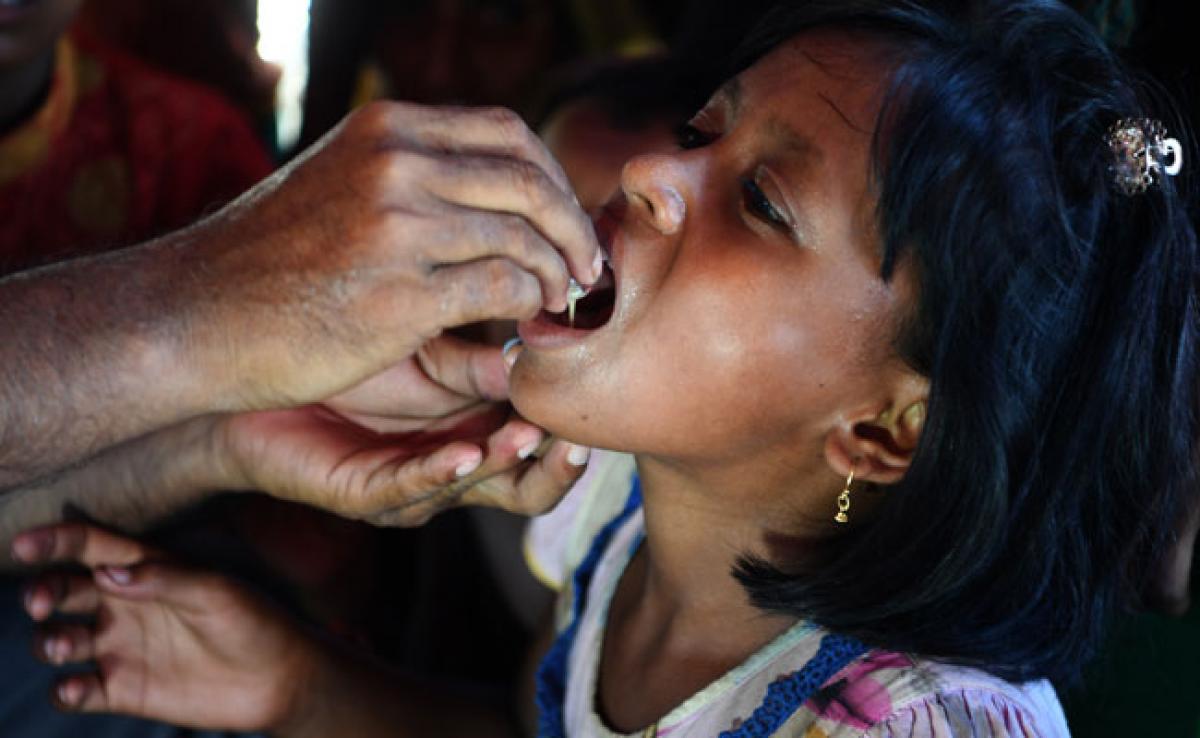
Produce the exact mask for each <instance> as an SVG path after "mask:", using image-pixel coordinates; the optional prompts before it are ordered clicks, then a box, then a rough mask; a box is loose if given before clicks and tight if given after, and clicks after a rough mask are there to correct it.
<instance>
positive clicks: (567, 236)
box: [424, 156, 601, 285]
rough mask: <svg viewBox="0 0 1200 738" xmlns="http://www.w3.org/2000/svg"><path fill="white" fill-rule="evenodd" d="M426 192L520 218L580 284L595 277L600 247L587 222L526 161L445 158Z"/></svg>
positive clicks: (572, 203) (563, 193)
mask: <svg viewBox="0 0 1200 738" xmlns="http://www.w3.org/2000/svg"><path fill="white" fill-rule="evenodd" d="M424 185H425V188H426V190H427V191H428V192H429V193H430V194H432V195H434V196H435V197H438V198H439V199H441V200H443V201H444V202H447V203H452V204H454V205H458V206H460V207H465V208H472V209H476V210H486V211H491V212H497V213H512V214H514V215H519V216H521V217H522V218H524V219H525V220H526V221H528V222H529V223H530V225H532V226H533V227H534V228H535V229H536V230H537V231H538V232H539V233H540V234H541V235H542V236H543V237H544V238H545V239H546V240H547V241H549V242H550V243H552V244H554V246H555V247H556V248H557V249H558V250H559V251H561V252H562V253H563V255H564V256H565V258H566V262H567V264H568V266H569V267H570V270H571V273H572V274H573V275H575V278H576V279H577V280H579V282H580V283H581V284H585V285H590V284H593V283H595V281H596V280H597V279H599V278H600V272H601V264H600V250H599V249H600V247H599V244H598V242H597V240H596V232H595V230H594V229H593V227H592V222H591V220H589V219H588V217H587V215H586V214H585V213H584V212H583V209H582V208H580V207H579V205H578V203H576V201H575V197H574V195H571V194H570V193H569V192H568V191H564V190H562V189H561V188H560V187H559V186H558V185H557V184H555V182H554V181H553V180H552V179H551V178H550V177H549V176H548V175H547V174H546V172H545V171H544V170H543V169H541V168H540V167H538V166H537V165H536V164H533V163H531V162H528V161H522V160H518V159H504V158H499V157H449V156H447V157H445V158H443V159H442V161H441V165H440V166H439V167H438V168H437V174H436V175H435V176H432V177H429V178H428V179H427V180H425V182H424Z"/></svg>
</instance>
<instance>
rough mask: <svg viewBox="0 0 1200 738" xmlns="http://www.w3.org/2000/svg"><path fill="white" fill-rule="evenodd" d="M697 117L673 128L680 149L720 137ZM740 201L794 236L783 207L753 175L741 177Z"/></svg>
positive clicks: (760, 217) (775, 227)
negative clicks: (699, 123) (706, 128)
mask: <svg viewBox="0 0 1200 738" xmlns="http://www.w3.org/2000/svg"><path fill="white" fill-rule="evenodd" d="M699 117H700V116H697V118H693V119H692V120H690V121H688V122H687V123H684V124H683V125H681V126H679V127H678V128H677V129H676V130H675V142H676V144H678V146H679V148H680V149H683V150H685V151H686V150H691V149H700V148H703V147H705V146H708V145H709V144H711V143H713V142H714V141H716V140H717V139H718V138H720V134H718V133H713V132H711V131H705V130H702V129H701V128H700V127H699V126H698V125H697V120H698V118H699ZM741 187H742V201H743V206H744V207H745V208H746V212H748V213H750V214H751V215H753V216H754V217H755V218H758V219H759V220H761V221H762V222H764V223H766V224H767V225H768V226H770V227H771V228H773V229H775V230H778V231H780V232H782V233H784V234H785V235H787V236H789V237H795V227H794V225H793V223H792V220H791V218H789V217H788V215H787V213H786V212H785V211H784V209H783V208H781V207H779V206H777V205H776V204H775V203H774V202H772V200H771V198H770V196H768V195H767V193H766V192H765V191H764V190H763V188H762V186H761V185H759V183H758V182H757V181H756V180H755V178H754V177H750V176H747V177H743V178H742V182H741Z"/></svg>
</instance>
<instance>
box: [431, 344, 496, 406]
mask: <svg viewBox="0 0 1200 738" xmlns="http://www.w3.org/2000/svg"><path fill="white" fill-rule="evenodd" d="M416 358H417V363H418V364H419V365H420V366H421V369H422V370H424V371H425V373H426V374H428V375H429V377H430V378H431V379H432V380H433V381H434V382H436V383H438V384H440V385H442V386H443V387H446V388H448V389H450V390H452V391H454V392H457V393H459V394H461V395H466V396H469V397H478V398H480V399H482V400H487V401H491V402H496V401H500V400H507V399H508V370H507V367H505V364H504V354H503V352H502V351H501V350H500V348H498V347H496V346H487V345H484V344H479V343H472V342H470V341H464V340H462V339H460V338H455V337H453V336H439V337H437V338H434V339H433V340H431V341H429V342H428V343H426V344H425V345H424V346H422V347H421V348H420V350H419V351H417V357H416Z"/></svg>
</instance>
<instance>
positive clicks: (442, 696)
mask: <svg viewBox="0 0 1200 738" xmlns="http://www.w3.org/2000/svg"><path fill="white" fill-rule="evenodd" d="M301 679H302V681H303V685H302V687H301V688H300V689H299V690H298V691H297V694H296V698H295V700H296V705H295V707H294V708H293V710H292V713H291V716H290V717H289V718H287V719H286V721H285V722H284V723H283V724H282V725H280V726H277V727H276V729H274V730H272V731H270V733H271V735H272V736H275V737H276V738H325V737H327V736H331V735H353V736H357V737H358V738H376V736H378V738H404V737H405V736H422V737H423V736H431V735H436V736H445V737H446V738H453V737H455V736H463V737H464V738H465V737H468V736H469V737H470V738H492V737H495V738H513V737H514V736H515V735H516V730H515V727H514V725H513V722H512V720H511V719H510V718H509V717H508V716H507V715H506V714H505V712H504V711H503V710H501V709H499V708H497V707H496V706H493V705H489V704H488V703H486V702H482V701H480V700H474V699H470V698H469V697H467V696H465V695H458V694H455V693H452V692H451V691H450V690H449V689H448V688H443V689H439V688H437V686H436V685H432V684H428V683H426V682H425V681H424V680H417V679H413V678H411V677H408V676H405V675H402V674H398V673H397V672H395V671H393V670H391V669H389V668H387V667H386V666H383V665H381V664H379V663H377V662H375V661H373V660H371V659H368V658H366V657H363V656H360V655H357V654H351V653H348V652H346V651H344V650H340V649H337V648H335V647H333V646H329V645H325V646H321V647H319V648H318V649H317V655H316V658H315V661H314V664H313V668H312V669H310V670H308V673H307V674H306V675H304V676H302V677H301Z"/></svg>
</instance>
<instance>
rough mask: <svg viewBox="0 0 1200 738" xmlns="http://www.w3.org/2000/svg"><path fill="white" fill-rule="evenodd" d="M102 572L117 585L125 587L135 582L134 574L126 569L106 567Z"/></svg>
mask: <svg viewBox="0 0 1200 738" xmlns="http://www.w3.org/2000/svg"><path fill="white" fill-rule="evenodd" d="M101 572H103V574H104V576H106V577H108V578H109V580H110V581H111V582H112V583H113V584H116V585H121V586H124V585H126V584H129V583H130V582H132V581H133V572H131V571H129V570H128V569H126V568H124V567H120V566H106V567H104V568H103V569H101Z"/></svg>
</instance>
